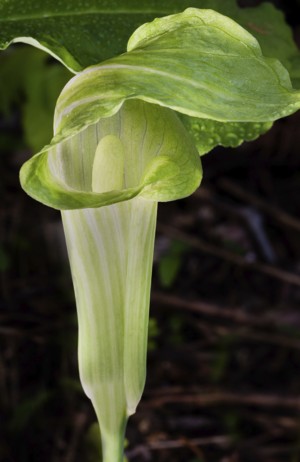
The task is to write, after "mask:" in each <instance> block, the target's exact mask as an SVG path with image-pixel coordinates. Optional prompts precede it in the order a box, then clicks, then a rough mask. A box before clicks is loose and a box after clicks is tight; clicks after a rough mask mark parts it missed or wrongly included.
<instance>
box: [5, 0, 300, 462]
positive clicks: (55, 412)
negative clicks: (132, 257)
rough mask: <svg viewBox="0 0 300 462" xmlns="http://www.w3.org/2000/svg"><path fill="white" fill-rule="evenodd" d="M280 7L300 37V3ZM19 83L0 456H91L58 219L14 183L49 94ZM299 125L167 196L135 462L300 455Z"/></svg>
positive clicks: (8, 150) (12, 117)
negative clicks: (180, 196)
mask: <svg viewBox="0 0 300 462" xmlns="http://www.w3.org/2000/svg"><path fill="white" fill-rule="evenodd" d="M240 3H241V4H242V5H244V6H254V5H256V4H259V3H261V2H260V1H252V2H251V1H243V2H240ZM273 3H274V4H276V5H277V6H279V7H280V8H281V9H282V10H283V11H284V12H285V14H286V18H287V20H288V22H289V23H290V24H291V26H292V27H293V31H294V35H295V39H296V41H297V40H298V41H299V38H300V5H299V2H297V1H296V0H295V1H273ZM25 49H26V50H28V48H26V47H17V48H16V49H15V50H14V51H9V52H8V54H7V52H6V53H4V54H3V56H4V57H3V58H0V59H3V61H1V62H0V74H1V71H2V74H3V69H4V68H6V67H7V62H10V59H11V58H10V57H11V53H16V55H15V56H17V55H18V56H19V53H20V54H21V58H19V59H23V58H22V53H29V54H30V53H33V55H34V56H33V55H30V56H33V58H32V57H31V58H28V59H36V60H37V62H40V61H39V60H40V59H42V60H44V58H39V57H36V56H37V55H36V54H35V53H37V52H36V51H35V50H34V51H32V52H31V51H30V52H28V51H26V50H25ZM23 50H25V51H23ZM3 63H4V64H3ZM9 65H10V64H9ZM9 65H8V68H9ZM1 66H2V67H1ZM5 66H6V67H5ZM48 68H49V69H48ZM41 69H42V70H40V74H39V75H41V76H42V77H41V79H40V80H42V81H43V85H44V84H45V79H46V80H47V75H48V74H47V73H48V72H50V71H51V72H52V73H53V72H54V73H57V74H58V76H59V77H57V79H58V80H59V82H63V81H64V80H66V79H67V78H68V76H67V74H66V73H64V72H65V71H60V70H58V67H57V65H56V64H54V63H52V62H51V63H50V62H48V61H47V62H46V61H45V62H44V61H43V64H42V65H41ZM24 72H25V70H24ZM26 72H27V71H26ZM26 75H27V74H26ZM30 76H31V77H30ZM21 78H23V76H22V75H21ZM5 79H6V82H7V83H8V80H7V75H6V77H5V76H4V80H5ZM0 80H1V77H0ZM23 80H24V79H23ZM25 80H26V82H27V83H26V85H25V84H24V85H23V84H21V83H20V81H17V82H15V85H16V87H13V91H11V93H12V95H10V98H9V96H8V95H6V94H5V91H4V93H3V95H2V115H1V116H0V162H1V167H0V192H1V205H0V293H1V298H0V426H1V429H0V430H1V431H0V462H29V461H30V462H37V461H39V462H40V461H44V462H79V461H85V462H96V461H99V456H98V453H97V451H98V448H97V436H98V435H97V429H96V426H95V415H94V412H93V410H92V408H91V405H90V403H89V401H88V400H87V399H86V398H85V396H84V394H83V392H82V390H81V386H80V383H79V379H78V371H77V357H76V356H77V352H76V348H77V319H76V311H75V304H74V298H73V290H72V283H71V278H70V273H69V268H68V263H67V259H66V253H65V248H64V238H63V235H62V230H61V225H60V216H59V213H58V212H55V211H54V210H52V209H49V208H46V207H44V206H42V205H41V204H39V203H37V202H34V201H33V200H31V199H30V198H29V197H27V196H26V194H25V193H24V192H23V191H22V190H21V188H20V186H19V182H18V170H19V167H20V165H21V164H22V163H23V162H24V161H25V160H26V159H27V158H29V157H30V155H31V154H32V151H31V149H30V148H29V146H33V145H35V144H38V142H39V140H38V137H39V135H40V130H41V128H40V122H41V121H40V115H39V114H42V111H43V110H44V111H45V113H48V112H49V114H50V115H51V110H52V109H53V105H54V101H55V97H54V96H55V95H56V93H57V91H58V89H57V88H56V87H55V88H53V87H52V86H51V88H52V90H53V92H52V93H53V95H52V97H51V98H50V100H49V101H48V100H47V101H46V100H45V101H44V100H43V98H39V99H38V101H35V103H34V104H33V103H32V92H33V93H34V94H36V93H37V88H38V87H37V86H38V85H39V82H40V81H38V83H37V82H36V81H34V83H32V74H30V72H29V71H28V77H26V79H25ZM28 82H29V83H28ZM10 84H11V85H13V83H12V82H10ZM48 84H49V85H50V83H49V82H48V83H47V81H46V85H48ZM51 85H52V84H51ZM58 87H59V85H58ZM2 91H3V90H2ZM50 93H51V92H50ZM6 96H7V98H8V99H7V101H6V105H5V104H3V101H5V97H6ZM41 100H42V101H41ZM32 105H33V107H32ZM39 105H40V106H43V107H42V108H40V111H41V112H40V113H37V111H38V110H39V109H38V108H39ZM47 111H48V112H47ZM32 114H36V115H35V117H36V124H35V125H33V128H32V126H30V128H29V129H28V128H27V129H26V123H27V122H26V121H27V119H28V117H31V118H32ZM45 117H46V119H47V116H45ZM45 124H46V122H45ZM47 127H48V126H47ZM47 127H46V128H45V130H46V131H47V130H48V128H47ZM299 127H300V115H299V114H295V115H293V116H291V117H289V118H287V119H284V120H281V121H278V122H276V123H275V125H274V127H273V128H272V129H271V130H270V132H268V133H267V134H266V135H264V136H262V137H261V138H260V139H259V140H257V141H255V142H251V143H245V144H243V145H242V146H241V147H240V148H237V149H235V150H231V149H223V148H217V149H215V150H214V151H213V152H212V153H210V154H209V155H207V156H205V157H204V158H203V167H204V181H203V184H202V187H201V188H200V189H199V190H198V191H197V192H196V193H195V194H194V195H193V196H192V197H190V198H188V199H186V200H182V201H178V202H176V203H169V204H161V205H160V207H159V220H158V231H157V241H156V250H155V262H154V273H153V287H152V301H151V319H150V339H149V359H148V379H147V385H146V389H145V393H144V396H143V399H142V401H141V403H140V405H139V407H138V411H137V414H136V415H135V416H134V417H133V418H132V419H131V420H130V423H129V426H128V431H127V439H128V447H127V456H128V460H130V461H131V460H132V461H137V462H138V461H141V462H142V461H158V462H163V461H174V462H179V461H185V462H248V461H249V462H281V461H287V462H297V461H300V414H299V411H300V376H299V369H300V310H299V301H300V239H299V237H300V218H299V214H300V188H299V180H300V158H299V151H300V130H299ZM112 462H113V461H112Z"/></svg>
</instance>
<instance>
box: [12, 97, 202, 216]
mask: <svg viewBox="0 0 300 462" xmlns="http://www.w3.org/2000/svg"><path fill="white" fill-rule="evenodd" d="M99 146H101V151H103V152H101V153H100V154H101V156H104V157H103V158H102V159H100V161H99V158H98V157H95V154H96V152H97V151H99ZM118 150H119V151H122V154H120V152H118ZM120 155H122V156H124V159H121V158H120ZM105 156H106V157H107V159H105ZM111 164H113V168H112V167H111ZM120 168H122V172H120ZM120 178H122V184H121V180H120ZM201 178H202V170H201V163H200V160H199V156H198V152H197V149H196V147H195V146H194V144H193V142H192V140H191V139H190V136H189V135H188V133H187V132H186V130H185V128H184V127H183V125H182V123H181V122H180V120H179V119H178V117H177V116H176V114H175V113H174V112H173V111H171V110H169V109H166V108H162V107H159V106H155V105H152V104H149V103H144V102H142V101H128V102H126V103H125V104H124V105H123V107H122V108H121V109H120V111H119V112H118V113H117V114H116V115H114V116H112V117H109V118H106V119H103V120H100V121H99V122H98V123H97V124H94V125H91V126H89V127H87V128H86V129H85V130H83V131H81V132H80V133H78V134H77V135H75V136H73V137H72V138H70V139H68V140H65V141H63V142H61V143H59V144H57V145H56V146H54V147H51V148H50V149H49V150H47V151H43V152H41V153H39V154H37V155H36V156H34V157H33V158H32V159H30V160H29V161H28V162H26V163H25V164H24V166H23V167H22V169H21V184H22V187H23V188H24V189H25V191H26V192H27V193H28V194H29V195H31V196H32V197H34V198H35V199H37V200H39V201H40V202H42V203H44V204H46V205H49V206H51V207H54V208H57V209H61V210H63V209H79V208H90V207H101V206H105V205H109V204H113V203H116V202H121V201H126V200H129V199H131V198H133V197H135V196H137V195H141V196H142V197H144V198H145V199H148V200H153V201H169V200H174V199H178V198H181V197H185V196H187V195H189V194H191V193H192V192H193V191H194V190H195V189H196V188H197V187H198V186H199V184H200V181H201ZM109 185H111V190H108V189H109ZM117 186H119V189H116V187H117Z"/></svg>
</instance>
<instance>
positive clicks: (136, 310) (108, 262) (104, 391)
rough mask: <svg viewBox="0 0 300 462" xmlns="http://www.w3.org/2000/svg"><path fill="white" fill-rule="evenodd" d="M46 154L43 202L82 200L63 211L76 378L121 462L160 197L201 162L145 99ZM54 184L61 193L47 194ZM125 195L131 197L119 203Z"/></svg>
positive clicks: (178, 187)
mask: <svg viewBox="0 0 300 462" xmlns="http://www.w3.org/2000/svg"><path fill="white" fill-rule="evenodd" d="M44 155H45V157H44V158H43V159H44V161H45V165H46V167H47V168H46V169H45V172H48V181H44V180H45V177H42V179H41V177H40V176H39V175H38V177H39V178H40V181H42V183H43V188H44V189H43V194H45V195H46V196H47V201H48V202H50V201H51V204H53V200H54V199H53V197H55V198H56V199H55V201H58V200H59V201H61V202H60V203H59V205H60V206H64V207H61V208H67V206H68V205H69V202H68V201H69V197H71V195H72V194H73V193H74V192H76V194H78V195H81V196H80V197H81V198H82V203H84V199H85V198H86V197H87V200H86V202H85V207H80V208H79V209H77V210H76V209H75V210H62V219H63V225H64V231H65V236H66V241H67V247H68V254H69V260H70V265H71V271H72V279H73V283H74V289H75V295H76V305H77V311H78V321H79V322H78V325H79V344H78V357H79V371H80V379H81V383H82V385H83V388H84V391H85V393H86V394H87V396H88V397H89V398H90V399H91V401H92V403H93V406H94V408H95V411H96V414H97V418H98V421H99V424H100V432H101V439H102V448H103V460H104V462H110V461H114V462H121V461H123V443H124V431H125V426H126V422H127V419H128V417H129V416H130V415H131V414H133V413H134V412H135V409H136V406H137V404H138V402H139V401H140V398H141V395H142V391H143V388H144V383H145V377H146V352H147V333H148V318H149V298H150V285H151V273H152V260H153V246H154V237H155V227H156V211H157V199H158V196H159V197H161V198H162V199H164V198H165V197H168V198H169V197H170V195H171V194H172V195H173V196H174V197H175V196H176V195H184V194H187V193H188V192H189V191H190V192H191V189H192V188H193V189H195V188H196V187H197V186H198V185H199V183H200V181H201V177H202V172H201V163H200V159H199V156H198V153H197V150H196V148H195V147H194V146H193V144H192V143H191V140H190V137H189V135H188V134H187V132H186V131H185V129H184V127H183V126H182V124H181V122H180V121H179V119H178V118H177V116H176V114H174V112H172V111H170V110H169V109H166V108H161V107H158V106H154V105H151V104H149V103H144V102H142V101H128V102H126V103H124V105H123V106H122V108H121V109H120V111H119V112H118V113H117V114H116V115H114V116H112V117H109V118H105V119H102V120H100V121H99V122H98V123H97V124H94V125H91V126H89V127H87V128H86V130H83V131H81V132H80V133H78V134H77V135H76V136H74V137H72V138H70V139H69V140H66V141H64V142H63V143H61V144H58V145H57V146H55V147H53V148H52V149H50V151H49V152H47V153H44ZM28 165H29V166H30V168H32V165H33V164H32V163H30V162H29V164H28ZM31 173H33V170H31ZM53 184H54V185H55V187H59V188H60V190H59V191H65V194H66V195H65V196H64V195H61V194H60V192H58V193H57V189H55V190H54V193H53V189H51V188H52V185H53ZM57 185H58V186H57ZM122 191H135V194H134V195H133V196H132V197H131V198H130V200H127V201H119V197H120V194H122ZM160 191H161V192H160ZM103 197H105V200H106V198H107V197H110V201H111V202H113V201H114V202H115V203H112V204H111V205H110V206H102V207H96V208H95V207H94V208H90V207H87V204H90V202H89V201H90V200H95V201H100V204H99V205H106V203H104V204H103V203H101V200H103ZM91 198H92V199H91ZM95 198H96V199H95ZM62 201H66V202H62ZM54 203H55V205H56V206H57V202H54Z"/></svg>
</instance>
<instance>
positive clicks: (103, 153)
mask: <svg viewBox="0 0 300 462" xmlns="http://www.w3.org/2000/svg"><path fill="white" fill-rule="evenodd" d="M124 159H125V153H124V147H123V144H122V142H121V140H120V139H119V138H117V137H116V136H114V135H107V136H105V137H104V138H102V140H101V141H100V142H99V144H98V146H97V149H96V153H95V158H94V163H93V170H92V189H93V191H94V192H98V193H102V192H107V191H113V190H116V189H123V183H124Z"/></svg>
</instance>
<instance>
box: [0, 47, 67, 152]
mask: <svg viewBox="0 0 300 462" xmlns="http://www.w3.org/2000/svg"><path fill="white" fill-rule="evenodd" d="M71 76H72V74H71V73H70V72H69V71H68V70H67V69H66V68H65V67H64V66H62V65H61V64H59V63H58V62H57V61H54V60H53V59H51V58H49V56H48V55H47V54H46V53H44V52H42V51H40V50H38V49H36V48H33V47H26V46H25V47H23V46H15V47H11V48H10V49H8V50H7V51H5V52H3V53H2V54H1V55H0V85H1V87H2V88H5V91H2V92H1V93H0V114H1V113H2V114H3V116H5V117H6V118H8V117H9V116H11V114H12V113H13V111H14V110H18V111H20V112H21V122H22V127H23V132H24V141H25V144H26V145H27V146H28V147H29V148H30V149H31V150H33V152H36V151H38V150H39V149H40V148H42V147H43V146H44V145H45V144H47V143H49V140H50V139H51V138H52V136H53V128H52V124H53V113H54V108H55V103H56V100H57V98H58V96H59V93H60V92H61V90H62V88H63V87H64V85H65V84H66V83H67V81H68V80H69V79H70V78H71Z"/></svg>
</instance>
